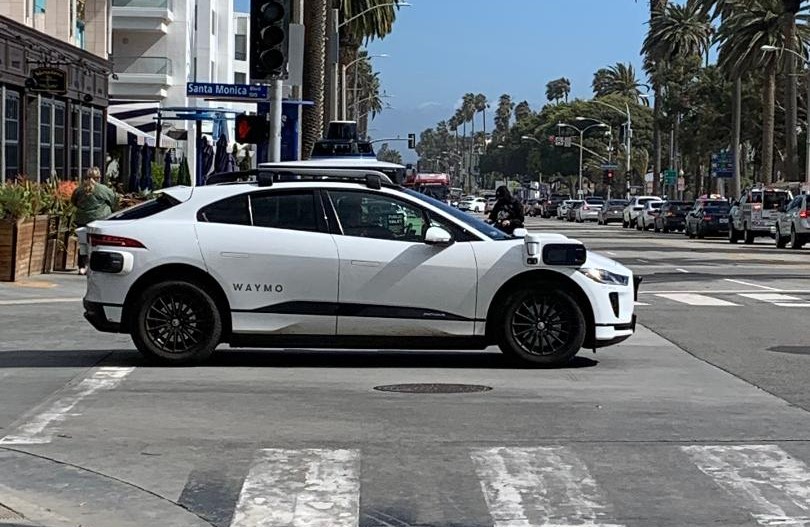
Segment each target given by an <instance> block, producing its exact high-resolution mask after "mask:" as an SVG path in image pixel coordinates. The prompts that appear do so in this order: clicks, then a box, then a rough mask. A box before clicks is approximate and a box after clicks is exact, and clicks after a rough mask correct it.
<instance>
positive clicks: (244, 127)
mask: <svg viewBox="0 0 810 527" xmlns="http://www.w3.org/2000/svg"><path fill="white" fill-rule="evenodd" d="M267 137H268V135H267V118H266V117H265V116H264V115H246V114H240V115H237V116H236V142H237V143H252V144H259V143H263V142H265V141H267Z"/></svg>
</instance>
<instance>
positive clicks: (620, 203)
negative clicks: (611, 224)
mask: <svg viewBox="0 0 810 527" xmlns="http://www.w3.org/2000/svg"><path fill="white" fill-rule="evenodd" d="M628 203H629V202H628V201H627V200H626V199H612V200H610V201H608V206H609V207H626V206H627V204H628Z"/></svg>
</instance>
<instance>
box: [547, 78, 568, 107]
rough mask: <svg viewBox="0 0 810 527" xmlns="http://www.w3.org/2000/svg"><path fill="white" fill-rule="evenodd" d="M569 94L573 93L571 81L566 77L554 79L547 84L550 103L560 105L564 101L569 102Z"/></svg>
mask: <svg viewBox="0 0 810 527" xmlns="http://www.w3.org/2000/svg"><path fill="white" fill-rule="evenodd" d="M569 93H571V81H570V80H568V79H566V78H565V77H560V78H559V79H554V80H552V81H549V82H548V83H547V84H546V98H547V99H548V100H549V101H554V102H555V103H559V102H560V101H561V100H564V101H565V102H568V94H569Z"/></svg>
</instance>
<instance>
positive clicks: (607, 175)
mask: <svg viewBox="0 0 810 527" xmlns="http://www.w3.org/2000/svg"><path fill="white" fill-rule="evenodd" d="M602 183H604V184H605V185H610V184H611V183H613V170H610V169H607V170H604V171H603V172H602Z"/></svg>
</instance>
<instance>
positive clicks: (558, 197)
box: [540, 194, 568, 218]
mask: <svg viewBox="0 0 810 527" xmlns="http://www.w3.org/2000/svg"><path fill="white" fill-rule="evenodd" d="M567 199H568V196H567V195H565V194H552V195H551V197H550V198H548V199H546V200H544V201H543V202H542V203H541V209H540V215H541V216H542V217H544V218H551V217H552V216H557V208H558V207H559V206H560V204H562V202H563V201H565V200H567Z"/></svg>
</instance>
